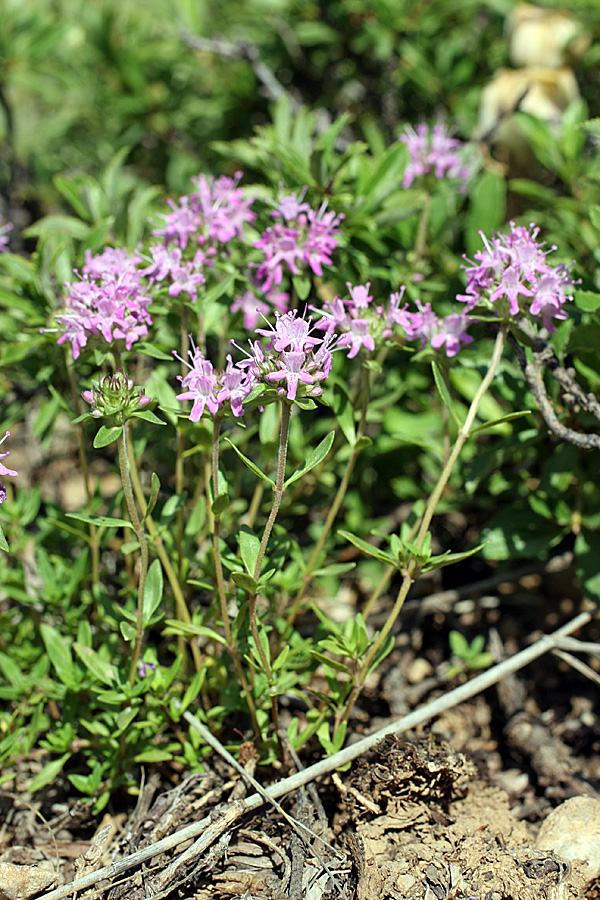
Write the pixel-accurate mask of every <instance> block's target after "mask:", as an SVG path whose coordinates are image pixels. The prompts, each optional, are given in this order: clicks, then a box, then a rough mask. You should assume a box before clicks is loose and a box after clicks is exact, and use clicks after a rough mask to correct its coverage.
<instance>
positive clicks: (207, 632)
mask: <svg viewBox="0 0 600 900" xmlns="http://www.w3.org/2000/svg"><path fill="white" fill-rule="evenodd" d="M165 625H166V628H163V632H162V633H163V634H165V635H169V634H182V635H183V636H184V637H207V638H210V639H211V640H213V641H217V642H218V643H219V644H223V646H224V647H226V646H227V641H226V640H225V638H224V637H223V636H222V635H220V634H218V633H217V632H216V631H215V630H214V629H212V628H207V627H206V626H205V625H193V624H192V623H191V622H190V623H188V622H180V621H179V619H167V620H166V621H165Z"/></svg>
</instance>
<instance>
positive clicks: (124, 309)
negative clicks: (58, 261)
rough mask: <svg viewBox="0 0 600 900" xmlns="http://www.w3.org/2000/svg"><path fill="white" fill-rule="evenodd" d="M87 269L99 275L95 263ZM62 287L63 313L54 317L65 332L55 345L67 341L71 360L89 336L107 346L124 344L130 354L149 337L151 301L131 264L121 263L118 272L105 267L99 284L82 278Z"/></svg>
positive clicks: (89, 264)
mask: <svg viewBox="0 0 600 900" xmlns="http://www.w3.org/2000/svg"><path fill="white" fill-rule="evenodd" d="M86 266H87V267H88V269H89V270H90V271H101V269H99V268H98V263H97V260H96V262H95V263H94V261H93V260H88V261H87V262H86ZM75 274H77V273H75ZM65 287H66V288H67V296H66V299H65V310H64V312H61V313H59V314H58V315H57V316H56V321H57V322H58V324H59V325H62V326H63V329H64V331H63V334H62V335H61V336H60V337H59V339H58V344H64V343H65V341H70V342H71V347H72V350H73V358H74V359H77V358H78V356H79V354H80V353H81V351H82V350H83V348H84V347H85V346H86V345H87V341H88V336H89V335H98V336H101V337H103V338H104V340H105V341H106V342H107V343H109V344H110V343H112V341H113V340H124V341H125V345H126V347H127V349H128V350H131V347H132V346H133V344H134V343H135V342H136V341H137V340H139V338H141V337H145V336H146V335H147V334H148V326H149V325H151V324H152V319H151V317H150V314H149V312H148V307H149V305H150V302H151V300H150V298H149V297H146V296H145V295H144V294H143V293H142V286H141V281H140V272H139V271H138V270H137V269H135V268H134V267H132V266H131V264H130V263H128V262H124V266H123V269H122V270H120V271H115V270H114V268H113V267H111V266H109V265H107V266H106V267H105V268H104V275H103V276H100V277H99V278H98V280H94V279H93V278H91V277H88V278H82V279H81V280H80V281H76V282H73V283H72V284H66V285H65Z"/></svg>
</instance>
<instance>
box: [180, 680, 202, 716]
mask: <svg viewBox="0 0 600 900" xmlns="http://www.w3.org/2000/svg"><path fill="white" fill-rule="evenodd" d="M205 675H206V669H202V671H200V672H196V674H195V675H194V677H193V678H192V680H191V682H190V684H189V685H188V688H187V690H186V692H185V694H184V695H183V699H182V701H181V706H180V708H179V712H180V713H183V712H185V710H186V709H187V708H188V706H189V705H190V704H191V703H193V702H194V700H195V699H196V697H197V696H198V694H199V693H200V688H201V687H202V684H203V682H204V678H205Z"/></svg>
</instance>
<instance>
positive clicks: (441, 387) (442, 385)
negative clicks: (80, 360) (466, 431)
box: [431, 361, 462, 428]
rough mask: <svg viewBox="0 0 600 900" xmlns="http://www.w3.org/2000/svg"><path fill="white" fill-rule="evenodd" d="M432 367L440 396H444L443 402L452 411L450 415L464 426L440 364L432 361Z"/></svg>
mask: <svg viewBox="0 0 600 900" xmlns="http://www.w3.org/2000/svg"><path fill="white" fill-rule="evenodd" d="M431 369H432V371H433V377H434V380H435V386H436V387H437V389H438V393H439V395H440V397H441V398H442V403H443V404H444V406H445V407H446V408H447V410H448V412H449V413H450V415H451V416H452V418H453V419H454V421H455V422H456V424H457V426H458V427H459V428H462V422H461V420H460V417H459V415H458V413H457V412H456V409H455V406H454V402H453V400H452V397H451V396H450V391H449V390H448V385H447V384H446V381H445V379H444V376H443V374H442V372H441V370H440V367H439V365H438V364H437V363H436V362H435V361H434V362H432V363H431Z"/></svg>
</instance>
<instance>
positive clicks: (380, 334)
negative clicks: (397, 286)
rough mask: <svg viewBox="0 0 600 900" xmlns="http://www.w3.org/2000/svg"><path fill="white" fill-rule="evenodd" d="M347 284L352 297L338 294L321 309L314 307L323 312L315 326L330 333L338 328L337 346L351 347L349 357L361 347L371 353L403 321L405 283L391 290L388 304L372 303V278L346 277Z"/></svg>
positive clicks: (356, 353) (354, 354)
mask: <svg viewBox="0 0 600 900" xmlns="http://www.w3.org/2000/svg"><path fill="white" fill-rule="evenodd" d="M346 287H347V288H348V293H349V295H350V297H349V299H347V300H342V299H340V297H335V298H334V299H333V300H331V301H326V302H325V303H324V304H323V308H322V309H320V310H319V309H316V308H315V307H313V308H312V309H313V312H316V313H318V314H319V315H322V316H323V318H322V319H320V320H319V321H318V322H317V323H316V326H315V327H316V328H320V329H322V330H323V331H326V332H328V333H331V332H334V331H335V332H338V333H339V335H340V337H339V340H338V342H337V345H336V346H337V347H339V348H340V349H342V348H346V347H347V348H349V349H348V359H353V358H354V357H355V356H357V355H358V353H359V352H360V351H361V350H362V349H364V350H366V351H368V352H369V353H372V352H373V351H374V350H375V347H376V346H377V345H378V344H380V343H381V341H383V340H386V339H388V338H391V337H392V335H393V333H394V328H395V326H396V325H404V318H403V309H404V308H402V309H400V301H401V300H402V296H403V294H404V287H402V288H401V290H400V291H399V293H397V294H391V296H390V302H389V304H388V305H387V307H386V306H384V305H381V304H376V303H373V297H372V295H371V294H370V293H369V291H370V289H371V282H370V281H368V282H367V283H366V284H356V285H352V284H351V283H350V282H349V281H347V282H346Z"/></svg>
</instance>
